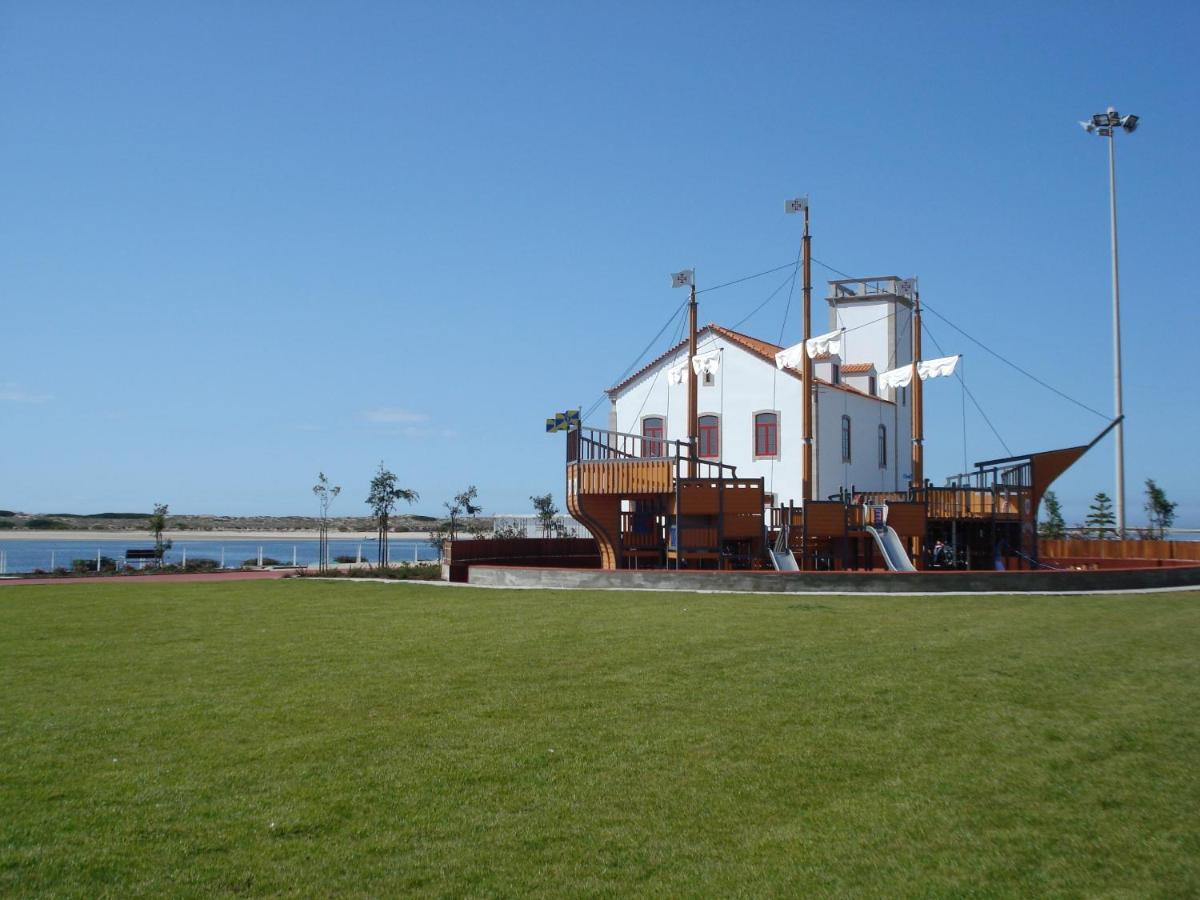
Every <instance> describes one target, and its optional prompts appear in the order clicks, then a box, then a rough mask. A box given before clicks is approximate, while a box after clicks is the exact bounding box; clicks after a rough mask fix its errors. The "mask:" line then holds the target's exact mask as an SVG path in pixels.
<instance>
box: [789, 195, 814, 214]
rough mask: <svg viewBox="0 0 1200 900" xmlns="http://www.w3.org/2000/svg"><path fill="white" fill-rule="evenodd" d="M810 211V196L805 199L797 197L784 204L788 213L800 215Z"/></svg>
mask: <svg viewBox="0 0 1200 900" xmlns="http://www.w3.org/2000/svg"><path fill="white" fill-rule="evenodd" d="M806 209H808V194H805V195H804V196H803V197H795V198H793V199H791V200H788V201H787V202H785V203H784V204H783V211H784V212H786V213H800V212H804V211H805V210H806Z"/></svg>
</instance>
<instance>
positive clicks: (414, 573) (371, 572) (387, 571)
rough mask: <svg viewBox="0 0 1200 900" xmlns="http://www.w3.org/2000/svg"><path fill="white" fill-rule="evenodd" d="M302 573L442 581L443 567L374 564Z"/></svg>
mask: <svg viewBox="0 0 1200 900" xmlns="http://www.w3.org/2000/svg"><path fill="white" fill-rule="evenodd" d="M302 575H303V577H308V578H317V577H321V578H389V579H394V580H398V581H441V579H442V567H441V566H432V565H424V566H420V565H418V566H414V565H409V564H407V563H406V564H404V565H402V566H388V567H386V568H379V567H378V566H372V567H371V568H369V569H353V570H350V571H346V570H342V569H331V570H329V571H328V572H322V573H318V572H311V573H309V572H305V573H302Z"/></svg>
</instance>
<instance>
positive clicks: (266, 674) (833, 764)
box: [0, 581, 1200, 897]
mask: <svg viewBox="0 0 1200 900" xmlns="http://www.w3.org/2000/svg"><path fill="white" fill-rule="evenodd" d="M1198 638H1200V595H1198V594H1195V593H1191V594H1182V593H1176V594H1158V595H1146V596H1138V597H1107V596H1106V597H1095V598H1080V597H1072V598H1063V597H1060V598H997V597H981V598H973V599H963V598H946V597H938V598H930V599H920V598H892V599H888V598H845V597H830V598H812V597H803V598H799V597H792V598H789V597H731V596H697V595H683V594H678V595H676V594H637V595H632V594H626V595H621V594H612V593H603V594H601V593H586V592H578V593H570V592H549V591H546V592H542V591H538V592H535V591H514V592H501V591H472V590H466V589H451V588H437V587H426V586H419V585H409V586H396V585H374V584H335V583H329V582H311V581H304V582H299V581H287V582H272V583H261V582H260V583H247V582H243V583H222V584H212V585H194V584H187V585H165V584H151V583H129V582H125V583H112V582H109V583H104V584H87V585H83V584H80V585H63V586H46V587H30V588H18V587H13V588H5V589H0V660H3V663H2V664H3V671H4V681H5V684H4V690H3V692H2V693H0V759H3V761H4V763H3V766H0V788H2V789H0V892H2V893H5V894H26V895H34V894H37V895H51V894H52V895H74V896H89V897H90V896H98V895H102V894H109V895H128V894H150V895H163V894H170V895H179V894H191V895H196V896H199V895H208V894H212V893H235V892H236V893H243V892H244V893H251V894H265V893H271V894H275V893H282V894H293V895H299V896H312V895H327V894H339V893H356V894H365V895H378V896H396V895H400V894H408V893H450V894H488V895H497V894H507V895H522V894H542V895H563V894H570V895H588V894H592V895H596V894H605V895H610V896H617V895H626V894H692V895H713V896H721V895H733V894H748V895H758V894H786V895H805V894H812V893H841V894H872V895H914V894H919V895H923V896H924V895H963V894H968V893H970V894H979V895H1014V896H1015V895H1021V896H1031V895H1046V894H1070V895H1079V894H1105V895H1127V896H1144V895H1147V894H1154V895H1161V896H1182V895H1188V894H1193V895H1194V894H1196V893H1197V892H1198V891H1200V842H1198V837H1197V835H1198V826H1197V815H1198V814H1197V809H1200V787H1198V781H1197V778H1196V775H1195V773H1196V771H1197V768H1198V767H1200V740H1198V738H1200V725H1198V723H1197V715H1196V713H1197V710H1198V709H1200V654H1198V653H1197V652H1196V648H1197V646H1200V640H1198Z"/></svg>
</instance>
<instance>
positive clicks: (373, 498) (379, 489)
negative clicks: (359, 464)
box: [367, 462, 421, 567]
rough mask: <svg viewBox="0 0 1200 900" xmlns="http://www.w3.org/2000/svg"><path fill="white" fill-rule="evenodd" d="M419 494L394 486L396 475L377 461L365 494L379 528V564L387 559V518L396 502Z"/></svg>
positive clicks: (382, 564)
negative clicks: (377, 465) (376, 467)
mask: <svg viewBox="0 0 1200 900" xmlns="http://www.w3.org/2000/svg"><path fill="white" fill-rule="evenodd" d="M420 496H421V495H420V494H418V493H417V492H416V491H414V490H410V489H409V488H402V487H397V486H396V475H395V473H393V472H389V471H388V470H387V469H385V468H384V467H383V463H382V462H380V463H379V470H378V471H377V472H376V473H375V477H374V478H372V479H371V491H370V493H369V494H367V506H369V507H371V515H372V517H373V518H374V519H375V524H376V526H377V527H378V529H379V565H380V566H381V567H382V566H386V565H387V561H388V520H389V519H391V517H392V512H393V511H394V510H395V508H396V504H397V503H398V502H399V501H401V500H403V501H405V502H406V503H412V502H413V501H414V500H419V499H420Z"/></svg>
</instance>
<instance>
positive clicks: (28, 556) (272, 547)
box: [0, 538, 438, 575]
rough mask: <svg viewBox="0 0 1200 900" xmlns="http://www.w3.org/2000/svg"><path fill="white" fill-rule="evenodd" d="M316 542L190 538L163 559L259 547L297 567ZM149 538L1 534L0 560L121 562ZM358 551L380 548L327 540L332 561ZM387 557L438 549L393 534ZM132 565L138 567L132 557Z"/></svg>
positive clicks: (247, 553)
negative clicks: (11, 536)
mask: <svg viewBox="0 0 1200 900" xmlns="http://www.w3.org/2000/svg"><path fill="white" fill-rule="evenodd" d="M317 546H318V544H317V541H316V540H315V539H308V540H291V541H247V540H240V541H221V540H194V541H193V540H189V541H176V542H175V545H174V546H173V547H171V549H170V550H168V551H167V553H166V556H165V559H166V561H167V562H169V563H180V562H183V559H184V554H185V552H186V554H187V558H188V559H189V560H193V559H213V560H216V561H217V562H220V561H221V560H222V559H224V561H225V566H226V567H227V568H237V567H238V566H240V565H242V564H243V563H245V562H246V561H247V560H250V562H251V565H253V564H255V563H257V562H258V551H259V548H260V547H261V548H262V555H263V557H264V558H265V557H269V558H271V559H276V560H279V562H280V563H283V564H286V565H290V564H291V562H292V559H293V554H294V558H295V560H296V563H297V564H298V565H301V566H303V565H309V564H313V563H316V562H317ZM153 548H154V542H153V541H140V540H131V541H86V540H84V541H6V540H4V539H3V538H0V554H3V556H2V557H0V559H2V560H3V561H4V562H6V565H5V566H4V569H5V571H6V572H7V573H8V574H10V575H11V574H12V573H14V572H32V571H33V570H34V569H45V570H47V571H49V570H50V569H51V568H52V567H65V568H68V569H69V568H70V567H71V561H72V560H75V559H90V560H92V561H95V559H96V551H99V552H100V554H101V555H103V556H108V557H111V558H112V559H115V560H117V563H118V564H120V563H121V562H122V561H123V560H124V558H125V551H126V550H152V549H153ZM360 550H361V553H362V559H363V562H374V561H375V558H376V556H377V554H378V547H377V545H376V543H375V542H374V541H347V540H337V539H336V538H330V540H329V559H330V561H331V562H332V561H333V559H334V558H335V557H338V556H352V557H355V558H357V557H358V555H359V552H360ZM388 555H389V556H390V558H391V561H392V562H393V563H401V562H412V561H413V560H414V559H416V560H436V559H437V558H438V555H437V550H435V549H434V548H433V547H431V546H430V545H429V543H428V542H427V541H421V540H400V539H398V538H393V539H392V540H391V541H389V542H388ZM131 565H134V566H138V565H141V563H140V562H137V561H131Z"/></svg>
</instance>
